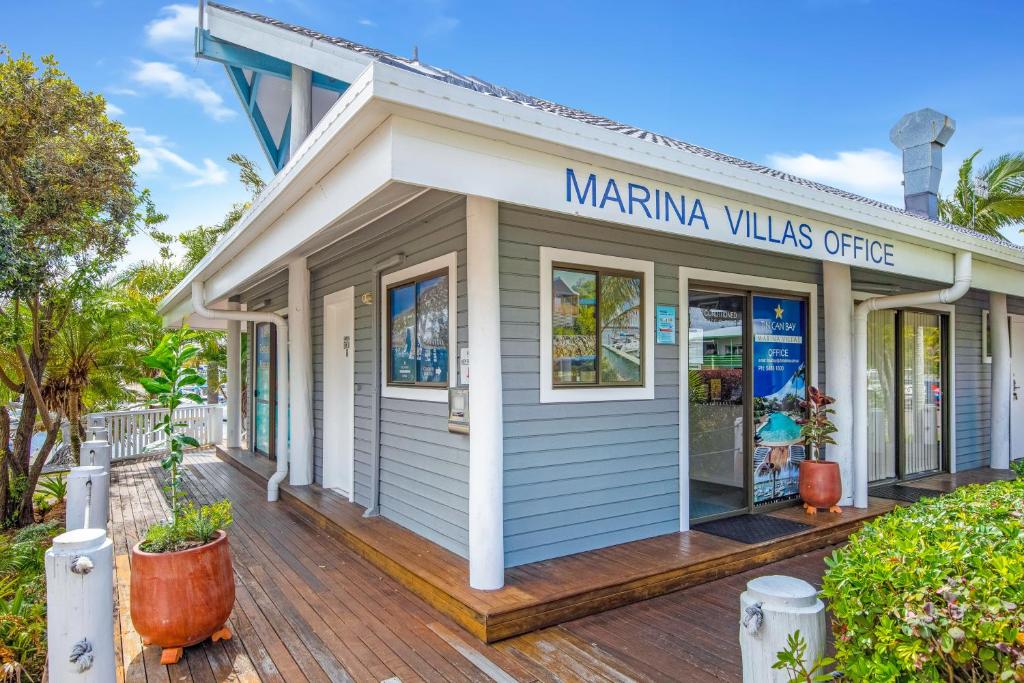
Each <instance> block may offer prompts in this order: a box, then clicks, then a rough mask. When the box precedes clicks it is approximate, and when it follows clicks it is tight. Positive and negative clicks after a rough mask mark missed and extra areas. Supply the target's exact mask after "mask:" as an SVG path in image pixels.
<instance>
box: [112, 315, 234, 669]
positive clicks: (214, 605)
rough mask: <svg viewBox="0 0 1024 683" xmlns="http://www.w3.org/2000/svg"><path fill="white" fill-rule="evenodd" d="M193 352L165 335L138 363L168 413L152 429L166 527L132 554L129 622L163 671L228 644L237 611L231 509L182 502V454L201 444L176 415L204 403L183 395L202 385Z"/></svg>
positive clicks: (190, 345) (177, 335)
mask: <svg viewBox="0 0 1024 683" xmlns="http://www.w3.org/2000/svg"><path fill="white" fill-rule="evenodd" d="M198 352H199V345H198V344H197V343H196V341H195V333H194V332H192V331H190V330H189V329H188V328H183V329H181V330H178V331H175V332H170V333H168V334H167V335H165V336H164V338H163V339H162V340H161V341H160V343H159V344H158V345H157V347H156V348H155V349H154V350H153V352H152V353H150V354H149V355H148V356H146V357H145V358H144V359H143V360H144V362H145V363H146V365H147V366H148V367H150V368H152V369H153V370H154V371H155V376H154V377H146V378H142V379H141V380H140V382H141V383H142V386H143V387H145V389H146V391H147V392H149V394H150V396H151V397H152V401H151V404H152V405H155V406H159V407H161V408H164V409H166V411H167V414H166V415H165V416H164V417H163V419H162V420H161V422H160V423H159V425H158V427H159V429H160V430H161V431H162V432H163V435H164V438H165V445H166V448H167V455H166V457H165V458H164V459H163V460H162V461H161V465H162V466H163V468H164V469H165V470H166V471H167V473H168V486H167V491H168V495H169V499H170V508H171V516H170V519H168V520H166V521H164V522H159V523H157V524H154V525H153V526H151V527H150V528H149V530H148V531H147V532H146V537H145V539H143V540H142V541H140V542H139V543H138V544H136V545H135V547H134V548H132V553H131V566H132V571H131V615H132V623H133V624H134V625H135V630H136V631H138V632H139V635H141V636H142V640H143V643H145V644H146V645H157V646H159V647H161V648H163V652H162V654H161V656H160V662H161V663H162V664H174V663H176V662H177V661H178V660H179V659H181V655H182V650H183V648H185V647H188V646H189V645H195V644H196V643H200V642H202V641H204V640H206V639H207V638H211V637H212V638H213V640H214V641H217V640H223V639H228V638H230V637H231V632H230V631H229V630H228V627H227V620H228V617H229V616H230V615H231V609H232V607H233V606H234V604H235V582H234V577H233V574H232V568H231V553H230V550H229V549H228V538H227V534H225V533H224V529H225V527H227V526H228V525H230V524H231V503H230V502H228V501H226V500H225V501H220V502H218V503H214V504H213V505H206V506H202V507H195V506H193V505H192V504H191V503H187V502H183V500H182V492H181V467H182V463H183V460H184V451H185V448H186V447H187V446H191V447H197V446H199V442H198V441H196V439H194V438H193V437H191V436H188V435H187V434H184V433H183V432H182V427H184V424H183V423H180V422H176V421H175V420H174V412H175V409H176V408H177V407H178V406H180V405H181V404H182V403H183V402H184V401H185V400H193V401H196V402H202V397H200V396H199V395H197V394H195V393H192V392H191V391H190V389H189V387H193V386H195V385H197V384H200V383H201V382H202V378H201V377H200V376H199V373H198V372H196V370H195V369H194V368H192V367H190V365H189V362H190V361H191V360H192V358H194V357H195V355H196V354H197V353H198Z"/></svg>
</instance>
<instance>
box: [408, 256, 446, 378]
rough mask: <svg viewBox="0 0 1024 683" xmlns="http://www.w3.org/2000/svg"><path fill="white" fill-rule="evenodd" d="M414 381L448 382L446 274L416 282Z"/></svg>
mask: <svg viewBox="0 0 1024 683" xmlns="http://www.w3.org/2000/svg"><path fill="white" fill-rule="evenodd" d="M416 355H417V374H416V381H417V382H422V383H428V384H447V383H448V276H447V275H435V276H434V277H431V278H428V279H426V280H421V281H419V282H417V283H416Z"/></svg>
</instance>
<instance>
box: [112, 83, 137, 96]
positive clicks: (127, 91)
mask: <svg viewBox="0 0 1024 683" xmlns="http://www.w3.org/2000/svg"><path fill="white" fill-rule="evenodd" d="M107 92H108V93H110V94H111V95H121V96H123V97H138V96H139V93H138V91H137V90H132V89H131V88H121V87H119V86H116V85H115V86H111V87H109V88H107Z"/></svg>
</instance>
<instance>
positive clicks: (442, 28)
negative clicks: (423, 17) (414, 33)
mask: <svg viewBox="0 0 1024 683" xmlns="http://www.w3.org/2000/svg"><path fill="white" fill-rule="evenodd" d="M458 27H459V20H458V19H456V18H455V17H450V16H447V15H441V16H439V17H436V18H435V19H432V20H431V21H429V22H427V24H426V25H425V26H424V27H423V34H424V35H426V36H431V37H436V36H442V35H445V34H447V33H451V32H452V31H454V30H455V29H457V28H458Z"/></svg>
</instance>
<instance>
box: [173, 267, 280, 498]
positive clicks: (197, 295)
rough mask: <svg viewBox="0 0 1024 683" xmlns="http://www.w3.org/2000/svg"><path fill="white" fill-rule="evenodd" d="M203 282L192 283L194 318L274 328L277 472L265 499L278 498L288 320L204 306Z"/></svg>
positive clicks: (269, 482)
mask: <svg viewBox="0 0 1024 683" xmlns="http://www.w3.org/2000/svg"><path fill="white" fill-rule="evenodd" d="M205 285H206V283H205V282H202V281H200V280H193V281H192V310H193V311H194V312H195V315H197V316H199V317H201V318H208V319H211V320H238V321H240V322H255V323H271V324H273V325H276V327H277V354H278V359H277V419H276V420H275V424H276V431H277V444H276V448H275V452H276V454H277V471H276V472H274V474H273V475H271V477H270V479H269V480H267V500H268V501H270V502H274V501H276V500H277V498H278V489H279V486H280V484H281V482H282V481H284V479H285V477H287V476H288V363H287V362H284V360H285V359H286V358H287V357H288V355H287V354H288V321H287V320H285V319H284V318H282V317H281V316H279V315H277V314H276V313H265V312H260V311H220V310H212V309H209V308H207V307H206V302H205V301H204V299H205V298H206V286H205Z"/></svg>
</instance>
